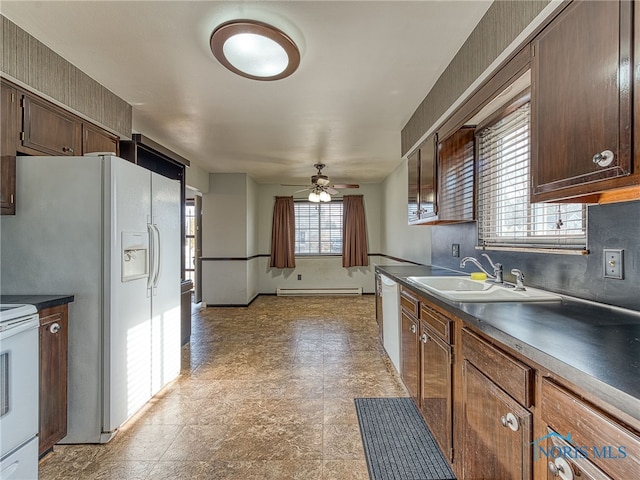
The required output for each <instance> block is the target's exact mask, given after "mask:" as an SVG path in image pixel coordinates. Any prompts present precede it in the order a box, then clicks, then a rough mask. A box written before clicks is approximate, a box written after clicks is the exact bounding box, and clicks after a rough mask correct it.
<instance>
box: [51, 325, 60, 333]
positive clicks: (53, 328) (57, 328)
mask: <svg viewBox="0 0 640 480" xmlns="http://www.w3.org/2000/svg"><path fill="white" fill-rule="evenodd" d="M49 331H50V332H51V333H58V332H59V331H60V324H59V323H52V324H51V326H50V327H49Z"/></svg>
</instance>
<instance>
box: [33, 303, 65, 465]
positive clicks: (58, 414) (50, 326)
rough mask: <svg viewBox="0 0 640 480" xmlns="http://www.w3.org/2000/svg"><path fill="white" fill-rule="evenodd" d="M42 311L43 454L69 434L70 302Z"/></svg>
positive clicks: (41, 401)
mask: <svg viewBox="0 0 640 480" xmlns="http://www.w3.org/2000/svg"><path fill="white" fill-rule="evenodd" d="M38 314H39V315H40V398H39V400H40V429H39V437H40V446H39V450H38V451H39V454H40V455H43V454H44V453H46V452H47V451H48V450H50V449H51V448H53V445H54V444H55V443H57V442H58V441H60V440H61V439H62V438H64V437H65V436H66V435H67V364H68V363H67V353H68V340H69V316H68V306H67V305H61V306H57V307H51V308H45V309H43V310H40V311H39V312H38Z"/></svg>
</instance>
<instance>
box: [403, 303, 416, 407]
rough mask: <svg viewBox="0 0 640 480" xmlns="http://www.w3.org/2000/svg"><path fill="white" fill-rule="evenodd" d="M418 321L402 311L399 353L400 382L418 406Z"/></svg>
mask: <svg viewBox="0 0 640 480" xmlns="http://www.w3.org/2000/svg"><path fill="white" fill-rule="evenodd" d="M418 329H419V327H418V320H417V319H416V318H414V317H413V316H412V315H410V314H409V313H407V312H406V311H405V310H404V309H402V317H401V325H400V342H401V345H400V351H401V354H400V355H401V360H402V371H401V375H402V381H403V382H404V385H405V387H407V390H408V391H409V395H411V397H412V398H413V400H414V401H415V402H416V405H419V398H420V397H419V395H420V392H419V385H418V374H419V367H420V364H419V361H418V355H419V350H418Z"/></svg>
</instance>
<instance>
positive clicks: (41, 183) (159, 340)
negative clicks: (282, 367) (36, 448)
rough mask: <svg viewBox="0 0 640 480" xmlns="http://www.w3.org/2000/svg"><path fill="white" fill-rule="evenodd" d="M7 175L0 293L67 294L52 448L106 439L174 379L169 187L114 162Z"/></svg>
mask: <svg viewBox="0 0 640 480" xmlns="http://www.w3.org/2000/svg"><path fill="white" fill-rule="evenodd" d="M16 167H17V173H16V179H17V180H16V181H17V185H16V188H17V192H16V198H17V209H16V215H15V216H2V217H1V218H0V271H1V278H0V291H1V293H3V294H73V295H75V300H74V302H73V303H71V304H69V313H70V315H69V355H68V358H69V371H68V382H69V383H68V433H67V436H66V437H65V438H64V439H63V440H62V442H61V443H105V442H108V441H109V440H110V439H111V438H112V437H113V435H114V434H115V433H116V431H117V429H118V427H119V426H120V425H122V424H123V423H124V422H125V421H126V420H127V419H128V418H130V417H131V416H132V415H133V414H134V413H136V411H138V410H139V409H140V407H142V406H143V405H144V404H145V403H146V402H147V401H148V400H149V399H150V398H151V397H152V396H153V395H154V394H155V393H157V392H158V391H159V390H160V389H161V388H162V387H163V386H165V385H166V384H167V383H169V382H170V381H171V380H173V379H175V378H176V377H177V376H178V374H179V372H180V349H181V347H180V279H181V274H180V251H181V248H182V244H181V240H180V185H179V183H178V182H177V181H175V180H170V179H168V178H165V177H163V176H160V175H158V174H156V173H153V172H150V171H149V170H146V169H144V168H142V167H139V166H137V165H134V164H132V163H130V162H128V161H126V160H123V159H121V158H118V157H114V156H93V157H90V156H85V157H18V158H17V161H16Z"/></svg>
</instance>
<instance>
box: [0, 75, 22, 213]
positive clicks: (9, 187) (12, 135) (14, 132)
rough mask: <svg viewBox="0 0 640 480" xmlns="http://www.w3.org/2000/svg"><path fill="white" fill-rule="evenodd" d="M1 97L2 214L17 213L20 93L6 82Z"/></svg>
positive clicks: (0, 183)
mask: <svg viewBox="0 0 640 480" xmlns="http://www.w3.org/2000/svg"><path fill="white" fill-rule="evenodd" d="M1 92H2V97H1V98H0V109H1V111H2V115H1V121H2V126H1V130H0V131H1V132H2V133H1V134H0V145H1V146H0V149H1V151H0V162H1V163H0V214H2V215H14V214H15V213H16V207H15V205H16V204H15V195H16V150H17V144H18V131H19V127H18V122H19V117H18V95H17V90H16V89H15V88H12V87H9V86H8V85H5V84H4V83H3V84H2V86H1Z"/></svg>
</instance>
